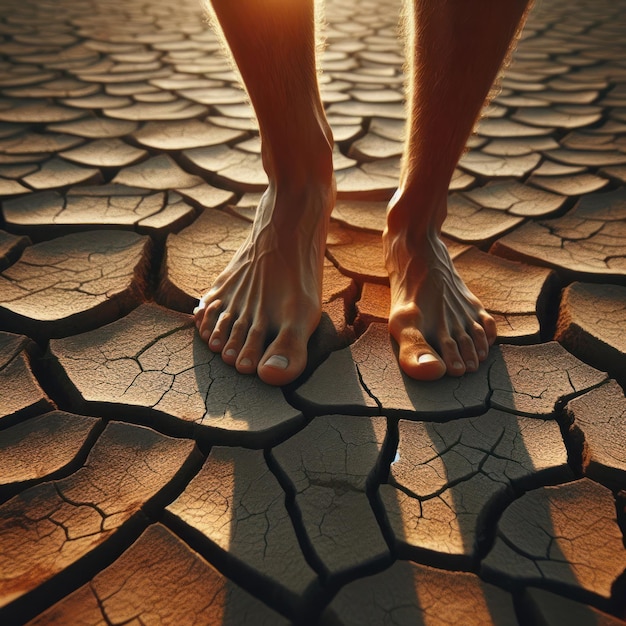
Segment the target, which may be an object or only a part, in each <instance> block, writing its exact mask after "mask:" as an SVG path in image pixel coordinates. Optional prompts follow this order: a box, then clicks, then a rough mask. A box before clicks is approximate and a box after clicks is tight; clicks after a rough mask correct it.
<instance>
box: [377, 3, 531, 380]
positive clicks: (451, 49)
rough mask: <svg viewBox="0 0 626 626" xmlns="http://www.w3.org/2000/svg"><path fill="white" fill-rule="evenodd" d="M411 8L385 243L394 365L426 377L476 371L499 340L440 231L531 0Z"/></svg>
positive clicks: (407, 28)
mask: <svg viewBox="0 0 626 626" xmlns="http://www.w3.org/2000/svg"><path fill="white" fill-rule="evenodd" d="M407 2H408V3H409V6H408V7H407V8H408V11H407V18H406V19H407V22H408V23H407V25H406V32H407V39H408V42H407V49H408V54H409V57H410V58H409V86H408V89H409V91H408V101H409V103H408V106H409V115H408V118H409V119H408V126H407V142H406V148H405V155H404V161H403V167H402V173H401V178H400V184H399V187H398V191H397V192H396V194H395V195H394V197H393V199H392V200H391V202H390V204H389V208H388V212H387V226H386V228H385V232H384V233H383V245H384V250H385V261H386V265H387V270H388V272H389V281H390V286H391V312H390V317H389V329H390V332H391V334H392V336H393V337H394V338H395V339H396V341H397V342H398V345H399V349H400V352H399V359H400V365H401V367H402V369H403V370H404V371H405V372H406V373H407V374H408V375H409V376H412V377H413V378H417V379H422V380H432V379H436V378H439V377H441V376H443V375H444V374H445V373H446V372H447V373H448V374H450V375H453V376H460V375H462V374H463V373H465V372H466V371H475V370H476V369H477V368H478V364H479V361H482V360H484V359H485V358H486V357H487V352H488V350H489V345H490V344H492V343H493V342H494V341H495V338H496V327H495V322H494V320H493V318H492V317H491V316H490V315H489V314H488V313H487V312H486V311H485V310H484V308H483V306H482V305H481V303H480V302H479V301H478V299H477V298H476V297H475V296H474V295H473V294H472V293H471V292H470V291H469V290H468V289H467V287H466V286H465V284H464V283H463V281H462V280H461V278H460V277H459V275H458V274H457V273H456V271H455V269H454V266H453V264H452V261H451V259H450V256H449V255H448V252H447V249H446V247H445V245H444V244H443V242H442V241H441V239H440V232H441V226H442V224H443V222H444V220H445V217H446V214H447V195H448V186H449V183H450V179H451V176H452V173H453V171H454V168H455V166H456V163H457V161H458V159H459V157H460V156H461V153H462V151H463V148H464V146H465V143H466V141H467V138H468V136H469V134H470V133H471V131H472V128H473V126H474V124H475V122H476V119H477V117H478V115H479V113H480V110H481V107H482V105H483V103H484V102H485V99H486V98H487V95H488V93H489V90H490V88H491V86H492V84H493V82H494V80H495V78H496V75H497V73H498V70H499V69H500V67H501V65H502V61H503V60H504V58H505V56H506V54H507V52H508V50H509V48H510V46H511V42H512V41H513V40H514V38H515V34H516V32H517V31H518V28H519V25H520V23H521V21H522V19H523V17H524V15H525V13H526V10H527V6H528V2H529V0H438V1H437V2H433V1H432V0H407Z"/></svg>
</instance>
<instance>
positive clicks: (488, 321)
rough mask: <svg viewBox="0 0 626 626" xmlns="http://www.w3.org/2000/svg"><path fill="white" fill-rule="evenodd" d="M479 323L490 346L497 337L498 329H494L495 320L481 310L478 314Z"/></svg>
mask: <svg viewBox="0 0 626 626" xmlns="http://www.w3.org/2000/svg"><path fill="white" fill-rule="evenodd" d="M479 321H480V323H481V324H482V327H483V328H484V329H485V335H486V337H487V343H488V344H489V345H490V346H491V345H493V343H494V342H495V340H496V338H497V337H498V328H497V327H496V320H494V319H493V317H491V315H489V313H487V311H485V310H484V309H483V311H481V312H480V314H479Z"/></svg>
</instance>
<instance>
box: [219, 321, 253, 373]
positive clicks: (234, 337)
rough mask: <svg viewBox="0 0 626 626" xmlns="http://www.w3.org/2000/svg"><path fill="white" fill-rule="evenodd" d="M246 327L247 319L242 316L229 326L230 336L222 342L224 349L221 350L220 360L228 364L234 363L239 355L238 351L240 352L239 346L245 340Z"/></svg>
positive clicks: (240, 346)
mask: <svg viewBox="0 0 626 626" xmlns="http://www.w3.org/2000/svg"><path fill="white" fill-rule="evenodd" d="M248 327H249V324H248V322H247V320H245V319H243V318H239V319H238V320H236V321H235V323H234V324H233V327H232V328H231V331H230V336H229V337H228V340H227V341H226V343H225V344H224V349H223V350H222V360H223V361H224V363H227V364H228V365H235V363H236V362H237V358H238V357H239V353H240V352H241V348H242V347H243V345H244V342H245V340H246V336H247V334H248Z"/></svg>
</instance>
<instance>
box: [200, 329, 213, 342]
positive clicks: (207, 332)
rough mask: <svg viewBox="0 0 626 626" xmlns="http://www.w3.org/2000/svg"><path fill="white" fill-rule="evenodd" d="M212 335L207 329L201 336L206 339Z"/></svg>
mask: <svg viewBox="0 0 626 626" xmlns="http://www.w3.org/2000/svg"><path fill="white" fill-rule="evenodd" d="M210 336H211V333H210V332H209V331H208V330H205V331H203V332H202V334H201V335H200V337H202V339H204V340H205V341H206V340H207V339H208V338H209V337H210Z"/></svg>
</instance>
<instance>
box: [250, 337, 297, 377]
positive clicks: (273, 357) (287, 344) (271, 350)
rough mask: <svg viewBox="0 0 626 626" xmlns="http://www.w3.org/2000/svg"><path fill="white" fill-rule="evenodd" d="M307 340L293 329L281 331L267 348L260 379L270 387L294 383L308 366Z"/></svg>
mask: <svg viewBox="0 0 626 626" xmlns="http://www.w3.org/2000/svg"><path fill="white" fill-rule="evenodd" d="M306 345H307V338H306V335H305V334H304V333H302V332H298V331H296V330H293V329H285V330H283V331H281V332H280V333H279V334H278V336H277V337H276V339H275V340H274V341H273V342H272V343H271V344H270V345H269V346H268V347H267V350H266V351H265V354H264V355H263V357H262V358H261V362H260V364H259V366H258V368H257V373H258V375H259V378H260V379H261V380H262V381H263V382H266V383H268V384H269V385H286V384H287V383H290V382H292V381H294V380H295V379H296V378H297V377H298V376H300V374H302V372H303V371H304V368H305V366H306V354H307V352H306Z"/></svg>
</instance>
